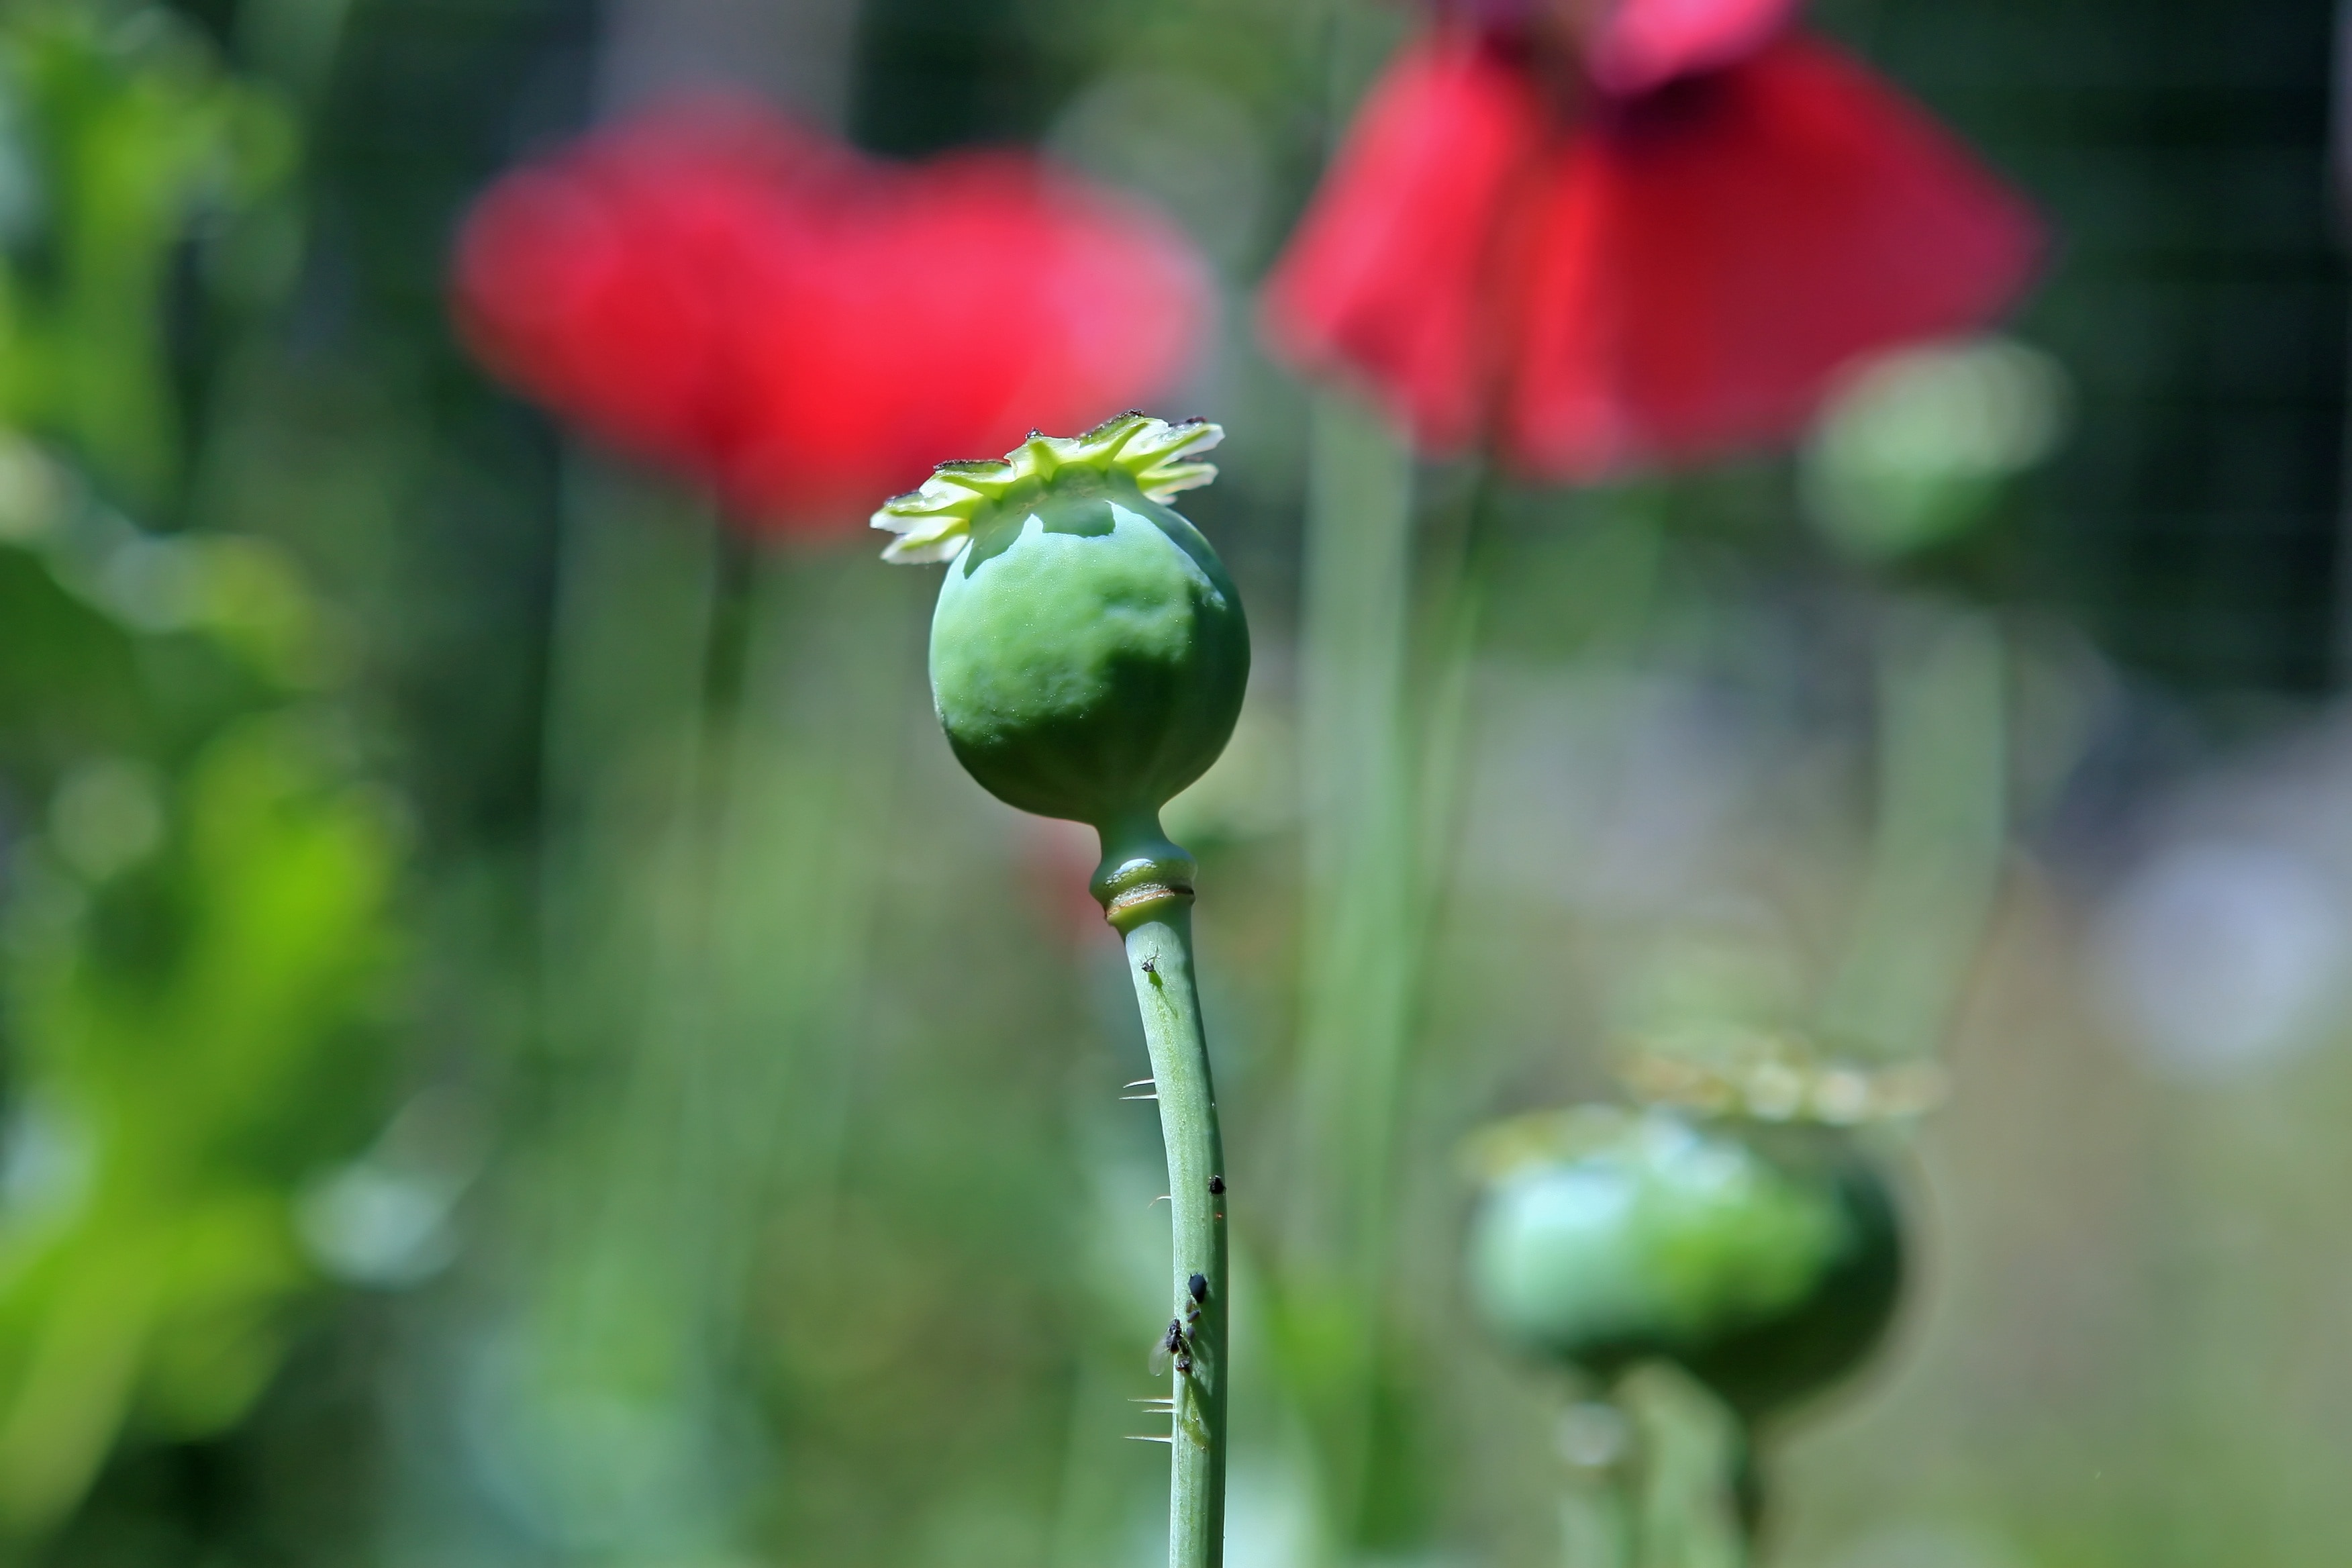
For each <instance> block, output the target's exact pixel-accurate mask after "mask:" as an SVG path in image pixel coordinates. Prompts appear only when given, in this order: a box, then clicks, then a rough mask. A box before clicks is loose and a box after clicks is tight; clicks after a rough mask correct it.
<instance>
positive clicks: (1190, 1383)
mask: <svg viewBox="0 0 2352 1568" xmlns="http://www.w3.org/2000/svg"><path fill="white" fill-rule="evenodd" d="M1192 873H1193V867H1192V857H1191V856H1190V855H1187V854H1185V853H1184V851H1183V850H1181V849H1180V848H1178V847H1176V846H1175V845H1173V844H1171V843H1170V842H1168V840H1167V838H1166V837H1165V836H1164V835H1163V834H1162V833H1161V831H1160V824H1159V821H1158V819H1157V818H1156V817H1152V818H1147V819H1143V820H1139V821H1137V822H1134V823H1129V824H1119V825H1113V826H1106V827H1104V829H1103V860H1102V867H1101V868H1100V869H1099V870H1097V872H1096V873H1095V882H1094V891H1095V896H1096V897H1097V899H1099V900H1101V901H1102V905H1103V910H1104V912H1105V914H1106V915H1107V916H1108V919H1109V921H1110V922H1111V924H1112V925H1113V926H1115V927H1117V928H1118V932H1119V935H1120V936H1121V937H1122V938H1124V939H1125V940H1126V942H1127V963H1128V969H1129V973H1131V974H1132V976H1133V978H1134V981H1135V1000H1136V1005H1137V1006H1138V1008H1139V1009H1140V1011H1141V1012H1142V1015H1143V1037H1144V1041H1145V1043H1146V1044H1147V1045H1149V1046H1150V1050H1151V1079H1152V1085H1153V1092H1154V1093H1155V1094H1156V1095H1157V1096H1158V1097H1159V1101H1160V1137H1161V1138H1162V1140H1163V1141H1164V1142H1166V1144H1167V1146H1168V1196H1169V1204H1170V1207H1171V1232H1172V1234H1173V1239H1174V1244H1175V1245H1174V1258H1173V1260H1172V1267H1171V1271H1170V1272H1171V1285H1172V1289H1171V1301H1170V1318H1171V1322H1172V1323H1173V1324H1174V1325H1175V1326H1176V1327H1177V1328H1179V1329H1180V1330H1181V1333H1182V1335H1183V1351H1182V1353H1181V1354H1180V1355H1179V1356H1178V1358H1177V1362H1176V1368H1175V1370H1174V1372H1173V1373H1172V1376H1173V1377H1174V1380H1175V1384H1174V1388H1173V1390H1172V1393H1171V1402H1172V1405H1173V1417H1174V1418H1173V1420H1172V1421H1171V1426H1170V1431H1169V1493H1168V1564H1169V1568H1219V1565H1220V1564H1221V1563H1223V1561H1224V1555H1225V1407H1226V1404H1227V1399H1228V1395H1229V1394H1230V1392H1231V1390H1230V1389H1229V1387H1228V1386H1227V1384H1228V1382H1229V1379H1228V1377H1227V1367H1228V1362H1227V1353H1226V1352H1227V1344H1228V1341H1227V1339H1226V1321H1227V1314H1226V1310H1225V1304H1226V1270H1225V1212H1224V1211H1225V1196H1224V1187H1225V1180H1224V1151H1223V1144H1222V1143H1221V1142H1220V1141H1219V1139H1218V1136H1217V1096H1216V1090H1215V1088H1214V1086H1213V1085H1212V1084H1211V1082H1210V1080H1209V1049H1208V1040H1207V1037H1206V1036H1205V1035H1204V1034H1203V1033H1202V1028H1201V998H1200V994H1199V992H1198V991H1197V990H1196V989H1195V988H1194V985H1193V984H1192ZM1194 1279H1200V1280H1201V1281H1202V1289H1198V1290H1196V1289H1195V1288H1194V1287H1193V1284H1192V1281H1193V1280H1194Z"/></svg>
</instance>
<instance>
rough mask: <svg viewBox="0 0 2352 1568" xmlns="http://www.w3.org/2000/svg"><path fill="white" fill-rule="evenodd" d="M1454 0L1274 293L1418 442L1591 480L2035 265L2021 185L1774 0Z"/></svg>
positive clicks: (1363, 136)
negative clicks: (1532, 4) (1563, 11)
mask: <svg viewBox="0 0 2352 1568" xmlns="http://www.w3.org/2000/svg"><path fill="white" fill-rule="evenodd" d="M1464 4H1465V5H1474V6H1475V5H1483V6H1485V7H1486V8H1487V15H1486V19H1485V20H1483V21H1481V22H1475V23H1474V22H1470V21H1465V20H1462V19H1459V18H1454V19H1449V20H1445V21H1442V22H1441V23H1440V24H1439V25H1438V26H1437V27H1436V28H1435V29H1434V30H1433V32H1431V33H1430V34H1429V35H1428V36H1427V37H1424V38H1423V39H1422V40H1421V41H1420V42H1418V43H1417V44H1415V45H1413V46H1412V47H1410V48H1409V49H1408V50H1407V51H1406V52H1405V54H1404V55H1403V57H1402V58H1400V59H1399V60H1398V61H1397V62H1396V63H1395V64H1394V65H1393V66H1392V67H1391V68H1390V71H1389V73H1388V75H1387V76H1386V78H1385V79H1383V80H1382V81H1381V83H1380V85H1379V86H1378V87H1377V88H1376V89H1374V91H1373V93H1372V96H1371V98H1370V101H1369V102H1368V103H1367V104H1366V106H1365V108H1364V110H1363V112H1362V115H1361V117H1360V120H1359V121H1358V122H1357V124H1356V126H1355V128H1354V130H1353V132H1351V134H1350V138H1349V142H1348V145H1347V146H1346V147H1345V148H1344V149H1343V151H1342V153H1341V154H1340V156H1339V160H1338V162H1337V163H1336V165H1335V166H1334V168H1333V170H1332V172H1331V174H1330V175H1329V177H1328V180H1327V181H1326V183H1325V185H1324V187H1323V189H1322V191H1321V192H1320V193H1319V194H1318V196H1317V198H1316V201H1315V203H1314V205H1313V206H1312V208H1311V209H1310V210H1309V212H1308V214H1307V217H1306V219H1305V221H1304V222H1303V224H1302V225H1301V226H1300V228H1299V231H1298V233H1297V236H1296V237H1294V239H1293V240H1292V243H1291V246H1290V248H1289V250H1288V252H1287V253H1286V255H1285V256H1284V257H1283V258H1282V259H1281V261H1280V262H1279V263H1278V264H1277V266H1276V271H1275V274H1274V276H1273V278H1272V279H1271V281H1270V283H1269V285H1268V289H1267V294H1266V325H1267V328H1268V331H1269V335H1270V336H1271V337H1272V339H1273V341H1274V342H1275V344H1276V347H1277V349H1278V350H1280V351H1281V352H1282V353H1284V354H1285V355H1286V357H1287V358H1289V359H1290V360H1291V361H1292V362H1293V363H1296V364H1297V365H1299V366H1300V367H1301V368H1303V369H1305V370H1307V371H1309V372H1315V373H1325V374H1338V375H1340V376H1343V377H1346V378H1349V379H1351V380H1353V381H1355V382H1357V383H1358V384H1360V385H1362V386H1364V387H1365V388H1366V389H1367V390H1368V391H1369V392H1370V394H1371V395H1373V396H1374V397H1375V398H1376V399H1377V400H1379V401H1380V402H1381V404H1382V405H1385V406H1386V407H1388V408H1389V409H1390V410H1391V413H1392V414H1393V416H1395V417H1396V418H1397V419H1398V421H1399V422H1400V423H1401V424H1402V425H1403V426H1405V428H1406V429H1408V430H1409V431H1410V432H1411V433H1412V436H1413V437H1414V439H1415V440H1416V442H1417V443H1418V444H1419V445H1421V446H1422V447H1423V448H1424V449H1426V450H1429V451H1433V452H1436V453H1441V454H1444V453H1455V452H1460V451H1463V450H1465V449H1467V448H1470V447H1476V446H1480V445H1486V446H1488V447H1491V448H1492V449H1494V450H1495V451H1496V454H1497V455H1498V456H1499V457H1500V458H1502V459H1503V460H1504V461H1505V462H1507V464H1509V465H1510V466H1511V467H1512V468H1516V469H1517V470H1519V471H1521V472H1523V473H1527V474H1529V475H1532V476H1535V477H1538V478H1547V479H1589V478H1594V477H1598V476H1601V475H1604V474H1607V473H1610V472H1612V471H1615V470H1619V469H1622V468H1626V467H1628V466H1632V465H1637V464H1643V463H1649V462H1658V461H1667V462H1672V461H1677V460H1688V459H1693V458H1703V457H1706V456H1710V455H1714V454H1717V453H1720V452H1724V451H1727V450H1732V449H1737V448H1738V447H1745V446H1749V445H1754V444H1759V443H1762V442H1767V441H1770V440H1775V439H1779V438H1782V437H1787V436H1789V435H1790V434H1793V433H1794V432H1795V431H1796V430H1798V429H1799V428H1801V426H1802V425H1803V424H1804V422H1805V421H1806V420H1807V418H1808V417H1810V416H1811V413H1812V411H1813V409H1814V408H1815V406H1816V405H1818V403H1819V402H1820V400H1821V398H1822V395H1823V394H1824V392H1825V391H1826V390H1827V388H1828V386H1829V384H1830V383H1831V382H1832V379H1833V378H1834V377H1835V375H1836V374H1837V373H1838V371H1839V370H1840V369H1841V368H1842V367H1843V365H1845V364H1846V363H1848V362H1850V361H1852V360H1853V358H1855V357H1856V356H1857V355H1860V354H1863V353H1868V352H1870V351H1873V350H1875V349H1880V348H1884V347H1887V346H1891V345H1893V344H1896V343H1900V342H1909V341H1915V340H1919V339H1924V338H1931V337H1937V336H1942V335H1945V334H1948V333H1952V332H1957V331H1966V330H1968V329H1969V328H1972V327H1975V326H1978V325H1980V324H1981V323H1983V322H1984V321H1987V320H1988V319H1990V317H1992V316H1994V315H1995V314H1997V313H1998V312H2000V310H2002V309H2003V308H2004V307H2006V306H2007V305H2008V304H2009V303H2010V302H2011V300H2013V299H2014V298H2015V297H2016V295H2017V294H2018V292H2019V291H2020V290H2021V289H2022V287H2023V286H2024V284H2025V282H2026V280H2027V279H2028V277H2029V276H2030V274H2031V272H2032V268H2033V265H2034V261H2035V258H2036V257H2037V256H2038V254H2039V252H2040V249H2041V235H2040V228H2039V225H2038V224H2037V222H2036V221H2035V219H2034V217H2033V216H2032V213H2031V212H2030V211H2029V210H2028V209H2027V207H2026V206H2025V205H2024V204H2023V203H2022V202H2021V200H2020V199H2019V198H2018V197H2016V196H2015V195H2011V193H2010V191H2009V190H2008V189H2007V188H2006V187H2004V186H2003V185H2002V184H2000V183H1999V182H1998V181H1997V180H1996V179H1995V178H1994V177H1993V176H1992V175H1990V174H1988V173H1986V172H1985V171H1984V169H1983V168H1982V167H1981V166H1980V165H1979V164H1978V163H1977V162H1976V161H1975V160H1974V159H1973V158H1972V157H1971V156H1970V155H1969V153H1968V152H1967V151H1966V150H1965V149H1964V148H1962V147H1961V146H1960V145H1959V144H1958V142H1956V141H1954V140H1953V139H1952V138H1951V137H1950V136H1949V135H1948V134H1947V133H1946V132H1943V131H1942V130H1940V129H1939V128H1938V127H1937V126H1936V125H1935V124H1934V123H1933V122H1932V121H1929V120H1928V119H1927V117H1926V115H1925V114H1924V113H1923V112H1922V111H1920V110H1918V109H1916V108H1915V107H1914V106H1913V105H1911V104H1910V103H1909V102H1908V101H1907V100H1904V99H1903V98H1901V97H1900V96H1898V95H1897V94H1896V93H1895V91H1894V90H1893V89H1890V88H1889V87H1887V86H1886V85H1885V84H1884V83H1883V82H1882V81H1881V80H1879V79H1877V78H1876V77H1874V75H1872V74H1871V73H1870V72H1869V71H1867V70H1866V69H1864V68H1863V67H1862V66H1860V65H1859V64H1857V63H1855V62H1854V61H1853V60H1852V59H1850V58H1847V57H1846V56H1845V55H1843V53H1841V52H1839V51H1838V50H1836V49H1834V48H1832V47H1830V46H1829V45H1827V44H1825V43H1822V42H1821V41H1819V40H1818V39H1814V38H1811V37H1804V36H1801V35H1792V34H1790V33H1789V32H1787V31H1786V30H1785V28H1783V27H1782V26H1781V24H1782V22H1783V20H1784V13H1785V12H1786V10H1787V9H1788V5H1787V4H1786V0H1628V3H1626V4H1623V5H1618V6H1616V7H1615V8H1614V9H1612V10H1610V11H1608V12H1607V13H1606V14H1605V15H1604V16H1602V18H1601V21H1600V22H1599V23H1598V24H1597V25H1594V26H1585V27H1584V28H1583V29H1582V30H1581V31H1580V32H1577V33H1575V34H1573V35H1572V37H1573V43H1572V44H1570V43H1564V42H1563V41H1562V35H1561V32H1560V29H1559V25H1558V24H1557V23H1555V22H1551V21H1550V20H1549V15H1548V14H1547V15H1544V16H1537V17H1536V18H1534V19H1533V20H1532V21H1531V20H1530V19H1529V17H1528V10H1529V6H1528V0H1464ZM1496 5H1507V6H1509V8H1510V9H1511V10H1512V11H1513V12H1514V13H1515V17H1514V19H1513V20H1510V21H1508V22H1505V21H1498V20H1496V19H1495V17H1494V16H1493V15H1492V8H1493V7H1495V6H1496ZM1458 8H1459V7H1457V9H1458Z"/></svg>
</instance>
